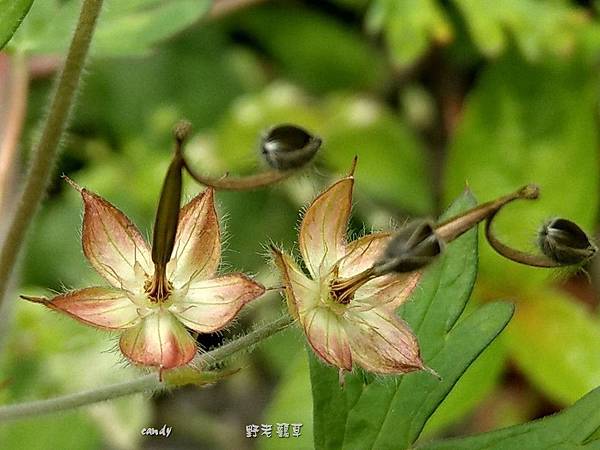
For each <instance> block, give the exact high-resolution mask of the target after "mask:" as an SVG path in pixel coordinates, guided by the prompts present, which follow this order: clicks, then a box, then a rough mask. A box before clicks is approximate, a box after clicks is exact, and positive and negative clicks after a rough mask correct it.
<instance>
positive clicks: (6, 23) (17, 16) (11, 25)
mask: <svg viewBox="0 0 600 450" xmlns="http://www.w3.org/2000/svg"><path fill="white" fill-rule="evenodd" d="M32 4H33V0H0V50H2V49H3V48H4V46H5V45H6V43H7V42H8V41H9V40H10V38H11V37H12V35H13V34H14V33H15V31H17V28H19V25H20V24H21V21H22V20H23V18H24V17H25V16H26V15H27V12H29V8H31V5H32Z"/></svg>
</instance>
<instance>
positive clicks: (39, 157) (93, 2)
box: [0, 0, 103, 302]
mask: <svg viewBox="0 0 600 450" xmlns="http://www.w3.org/2000/svg"><path fill="white" fill-rule="evenodd" d="M102 2H103V0H85V1H84V2H83V6H82V8H81V14H80V16H79V21H78V23H77V28H76V29H75V34H74V35H73V40H72V41H71V46H70V47H69V52H68V53H67V58H66V60H65V65H64V67H63V69H62V72H61V74H60V76H59V79H58V84H57V86H56V91H55V92H54V97H53V99H52V102H51V104H50V109H49V113H48V116H47V118H46V122H45V124H44V128H43V131H42V137H41V138H40V141H39V143H38V144H37V146H36V148H35V149H34V150H33V153H32V157H31V164H30V165H29V169H28V171H27V174H26V177H25V186H24V188H23V191H22V193H21V195H20V198H19V200H18V202H17V209H16V211H15V215H14V216H13V218H12V221H11V223H10V225H9V228H8V232H7V235H6V239H5V240H4V243H3V246H2V251H1V252H0V302H2V301H4V299H5V297H6V291H7V287H8V283H9V280H10V276H11V274H12V272H13V269H14V266H15V263H16V260H17V257H18V255H19V252H20V250H21V247H22V245H23V241H24V238H25V234H26V232H27V230H28V229H29V226H30V225H31V222H32V220H33V217H34V216H35V213H36V211H37V209H38V207H39V205H40V203H41V200H42V198H43V197H44V194H45V192H46V189H47V187H48V184H49V182H50V176H51V174H52V168H53V167H54V163H55V161H56V157H57V155H58V149H59V147H60V141H61V138H62V135H63V133H64V131H65V128H66V126H67V122H68V119H69V115H70V112H71V109H72V107H73V103H74V99H75V94H76V92H77V88H78V86H79V80H80V78H81V72H82V70H83V66H84V63H85V59H86V56H87V54H88V50H89V47H90V42H91V39H92V35H93V32H94V27H95V25H96V21H97V19H98V16H99V14H100V10H101V9H102Z"/></svg>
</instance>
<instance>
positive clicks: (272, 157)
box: [261, 124, 321, 170]
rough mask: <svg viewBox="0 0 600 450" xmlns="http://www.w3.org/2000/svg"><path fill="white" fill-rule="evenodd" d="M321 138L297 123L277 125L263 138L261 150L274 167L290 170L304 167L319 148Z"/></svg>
mask: <svg viewBox="0 0 600 450" xmlns="http://www.w3.org/2000/svg"><path fill="white" fill-rule="evenodd" d="M320 146H321V139H320V138H318V137H316V136H313V135H311V134H310V133H309V132H307V131H306V130H305V129H303V128H300V127H298V126H295V125H288V124H284V125H277V126H275V127H273V128H271V129H270V130H269V131H268V132H267V133H266V134H265V135H264V136H263V137H262V140H261V151H262V154H263V155H264V158H265V160H266V161H267V163H268V164H269V166H271V167H272V168H273V169H276V170H290V169H297V168H299V167H302V166H303V165H304V164H306V163H307V162H309V161H310V160H311V159H312V158H313V156H315V154H316V153H317V150H319V147H320Z"/></svg>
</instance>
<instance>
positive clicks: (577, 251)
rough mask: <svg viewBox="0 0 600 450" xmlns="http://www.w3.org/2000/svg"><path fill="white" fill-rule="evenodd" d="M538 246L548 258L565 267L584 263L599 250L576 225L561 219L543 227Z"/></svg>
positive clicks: (547, 223)
mask: <svg viewBox="0 0 600 450" xmlns="http://www.w3.org/2000/svg"><path fill="white" fill-rule="evenodd" d="M538 246H539V247H540V250H541V251H542V253H543V254H544V255H546V256H547V257H548V258H550V259H552V260H554V261H556V262H558V263H560V264H565V265H570V264H581V263H584V262H585V261H587V260H588V259H590V258H591V257H592V256H594V254H595V253H596V250H597V249H596V246H595V245H594V244H593V243H592V242H591V241H590V239H589V238H588V236H587V234H585V232H584V231H583V230H582V229H581V228H579V226H578V225H577V224H576V223H574V222H571V221H570V220H567V219H560V218H559V219H551V220H549V221H548V222H546V223H545V224H544V225H542V228H541V229H540V231H539V233H538Z"/></svg>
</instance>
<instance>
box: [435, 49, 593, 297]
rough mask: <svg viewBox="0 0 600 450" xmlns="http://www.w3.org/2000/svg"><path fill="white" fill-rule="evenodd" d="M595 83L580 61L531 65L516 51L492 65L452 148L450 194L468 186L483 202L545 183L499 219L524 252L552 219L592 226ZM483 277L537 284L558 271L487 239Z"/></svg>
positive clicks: (507, 237)
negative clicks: (515, 256)
mask: <svg viewBox="0 0 600 450" xmlns="http://www.w3.org/2000/svg"><path fill="white" fill-rule="evenodd" d="M573 86H577V89H573ZM596 87H597V76H596V72H595V71H593V70H591V69H590V68H589V67H586V65H585V64H584V63H580V61H572V62H570V63H569V64H558V63H556V62H552V61H548V62H546V63H544V64H537V65H530V64H528V63H526V62H525V61H524V60H522V59H521V58H520V57H518V56H517V55H515V54H514V53H511V54H507V55H506V56H505V57H503V58H502V60H500V61H498V62H497V63H495V64H492V65H490V66H489V68H488V69H487V70H486V71H485V72H484V73H483V75H482V76H481V79H480V80H479V82H478V84H477V86H476V88H475V89H474V91H473V92H472V94H471V96H470V98H469V99H468V101H467V103H466V106H465V111H464V116H463V118H462V121H461V123H460V124H459V128H458V130H457V131H456V134H455V136H454V138H453V141H452V143H451V145H450V150H449V154H448V162H447V166H446V171H445V175H446V178H445V180H446V183H445V194H446V198H447V199H448V198H452V197H453V196H454V195H456V194H457V193H458V192H460V190H462V188H463V186H464V184H465V182H467V183H468V184H469V186H470V187H471V189H472V190H473V192H475V193H476V195H477V196H479V197H480V198H481V199H485V200H488V199H492V198H495V197H497V196H500V195H504V194H506V193H507V192H512V191H514V190H515V189H517V188H519V187H520V186H522V185H523V184H526V183H532V182H533V183H536V184H538V185H539V186H540V188H541V196H540V199H539V200H537V201H518V202H515V203H514V204H511V205H509V206H508V207H507V208H506V209H505V210H503V211H502V212H501V213H500V214H498V216H497V218H496V219H495V222H494V227H495V231H496V233H497V235H498V236H499V237H500V238H501V239H503V240H504V241H505V242H506V243H507V244H508V245H511V246H513V247H516V248H519V249H523V250H525V251H533V252H535V251H536V249H535V247H534V239H535V232H536V230H537V228H538V227H539V226H541V224H542V223H543V222H544V221H545V220H547V219H549V218H550V217H565V218H568V219H570V220H573V221H575V222H577V223H578V224H579V225H580V226H581V227H582V228H583V229H587V230H590V229H591V227H592V224H594V223H595V219H596V211H597V205H598V192H599V184H598V183H599V180H600V176H599V175H600V173H599V168H600V164H599V161H598V151H597V148H598V133H597V126H596V120H597V98H598V95H597V92H596ZM482 242H483V239H482ZM481 273H482V275H484V276H486V277H487V278H489V281H490V282H492V283H494V284H497V285H499V286H502V287H506V286H511V285H513V286H514V285H517V284H530V285H533V284H539V283H540V282H541V281H544V280H546V279H548V276H549V275H551V274H552V272H551V271H544V270H540V269H537V268H531V267H526V266H523V265H519V264H515V263H513V262H510V261H508V260H506V259H503V258H501V257H500V256H498V255H497V254H496V253H495V252H494V251H493V250H492V249H491V248H490V246H489V245H487V244H485V243H484V244H482V246H481Z"/></svg>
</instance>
